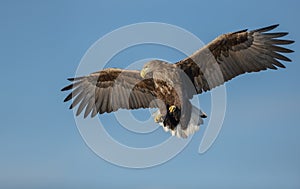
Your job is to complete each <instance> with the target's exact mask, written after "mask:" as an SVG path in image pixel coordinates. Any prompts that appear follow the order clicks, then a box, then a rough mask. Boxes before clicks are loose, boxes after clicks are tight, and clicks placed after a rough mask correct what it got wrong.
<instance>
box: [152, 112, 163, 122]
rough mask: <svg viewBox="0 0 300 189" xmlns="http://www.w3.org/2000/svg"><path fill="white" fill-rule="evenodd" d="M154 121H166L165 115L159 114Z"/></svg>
mask: <svg viewBox="0 0 300 189" xmlns="http://www.w3.org/2000/svg"><path fill="white" fill-rule="evenodd" d="M154 121H155V122H156V123H160V122H163V121H164V116H163V115H162V114H158V115H157V116H155V118H154Z"/></svg>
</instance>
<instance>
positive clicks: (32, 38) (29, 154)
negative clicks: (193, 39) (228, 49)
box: [0, 0, 300, 189]
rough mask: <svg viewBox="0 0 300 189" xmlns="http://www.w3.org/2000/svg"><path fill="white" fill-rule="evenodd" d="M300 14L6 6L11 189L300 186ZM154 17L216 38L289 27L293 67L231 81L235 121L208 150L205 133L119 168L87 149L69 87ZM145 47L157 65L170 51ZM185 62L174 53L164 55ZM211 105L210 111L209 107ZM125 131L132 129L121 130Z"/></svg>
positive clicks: (220, 8) (236, 5) (5, 165)
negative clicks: (90, 52) (115, 38)
mask: <svg viewBox="0 0 300 189" xmlns="http://www.w3.org/2000/svg"><path fill="white" fill-rule="evenodd" d="M299 7H300V4H299V1H297V0H294V1H260V0H257V1H256V0H254V1H244V2H243V1H215V0H210V1H188V0H185V1H172V2H171V1H156V0H151V1H119V2H118V1H112V0H110V1H58V0H57V1H30V0H28V1H10V0H1V1H0V54H1V56H0V63H1V69H0V77H1V82H0V86H1V92H0V95H1V96H0V97H1V98H0V104H1V108H0V116H1V119H0V188H12V189H15V188H23V189H24V188H28V189H29V188H30V189H34V188H63V189H64V188H65V189H69V188H72V189H76V188H112V189H114V188H121V187H122V188H133V189H135V188H144V189H160V188H170V189H177V188H183V187H186V188H211V189H215V188H249V189H250V188H251V189H253V188H255V189H256V188H262V189H266V188H272V189H276V188H278V189H282V188H285V189H296V188H300V148H299V145H300V118H299V115H300V110H299V107H300V88H299V84H298V82H299V80H300V74H299V70H300V62H299V60H300V54H299V43H298V41H299V40H300V38H299V37H300V36H299V33H300V26H299V20H298V18H300V13H299ZM145 21H147V22H149V21H154V22H164V23H169V24H174V25H177V26H180V27H182V28H185V29H186V30H188V31H190V32H192V33H193V34H195V35H196V36H198V37H199V38H200V39H201V40H203V41H204V42H206V43H208V42H209V41H211V40H212V39H214V37H216V36H218V35H219V34H222V33H226V32H231V31H235V30H240V29H244V28H249V29H255V28H257V27H262V26H267V25H271V24H276V23H279V24H281V25H280V27H279V29H277V31H289V32H290V35H289V36H288V38H290V39H293V40H295V41H296V43H295V44H293V45H291V46H290V48H292V49H293V50H295V53H293V54H290V55H289V57H290V58H291V59H292V60H293V63H286V66H287V69H280V70H278V71H268V72H263V73H259V74H249V75H245V76H242V77H238V78H237V79H234V80H232V81H231V82H229V83H227V85H226V87H227V112H226V117H225V121H224V125H223V128H222V130H221V133H220V135H219V137H218V138H217V141H216V142H215V143H214V145H213V146H212V148H211V149H210V150H209V151H208V152H207V153H205V154H203V155H199V154H198V153H197V151H198V145H199V142H200V140H201V137H202V135H203V131H204V129H203V130H201V131H199V132H198V133H197V134H196V135H195V136H194V138H193V139H192V141H191V143H190V144H189V145H188V146H187V148H185V149H184V150H183V151H182V153H180V154H179V155H178V156H176V157H175V158H174V159H172V160H171V161H168V162H167V163H165V164H163V165H159V166H157V167H153V168H150V169H139V170H136V169H127V168H122V167H118V166H115V165H112V164H110V163H108V162H106V161H104V160H102V159H101V158H99V157H98V156H97V155H95V154H94V153H93V152H92V151H91V150H90V149H89V148H88V147H87V146H86V145H85V143H84V141H83V139H82V138H81V136H80V134H79V132H78V130H77V127H76V125H75V122H74V118H73V114H72V111H69V110H68V106H69V105H68V104H64V103H63V102H62V101H63V98H64V97H65V95H66V94H65V93H61V92H60V89H61V88H62V87H63V86H64V85H66V84H67V81H66V78H68V77H70V76H73V75H74V73H75V71H76V68H77V66H78V64H79V61H80V59H81V57H82V56H83V55H84V53H85V52H86V50H87V49H88V48H89V47H90V46H91V45H92V44H93V43H94V42H95V41H96V40H97V39H99V38H100V37H102V36H103V35H105V34H107V33H109V32H111V31H112V30H114V29H117V28H119V27H121V26H125V25H128V24H134V23H137V22H145ZM187 45H188V44H187ZM133 50H134V49H133ZM137 52H138V53H136V54H141V56H142V55H144V56H145V58H148V57H149V55H147V53H150V57H153V56H155V52H161V51H159V50H157V49H156V50H155V49H153V51H152V50H151V48H150V52H149V48H148V47H145V49H144V50H143V48H139V49H137ZM172 53H173V54H172ZM136 54H135V53H127V54H126V53H125V54H123V55H120V57H122V60H123V61H124V62H122V63H121V62H120V64H118V62H114V63H112V64H114V65H115V66H119V67H125V66H126V65H127V64H130V63H131V62H130V61H132V60H135V58H143V57H137V56H136ZM120 57H119V58H118V57H116V59H115V60H121V58H120ZM183 57H184V56H183V55H182V54H180V53H174V52H172V51H168V52H167V51H166V55H165V57H164V56H163V55H161V54H159V56H158V58H168V59H169V60H170V61H177V60H180V59H181V58H183ZM127 61H128V63H126V62H127ZM208 96H209V94H205V95H203V99H204V100H205V99H209V98H208ZM200 99H201V98H200ZM206 106H207V107H206ZM203 108H204V109H206V112H209V106H208V105H206V103H205V102H204V107H203ZM206 123H207V121H206ZM204 127H205V126H204ZM118 131H120V132H125V131H124V129H123V130H122V129H120V128H118V127H115V129H114V130H112V132H113V133H114V132H118ZM157 132H161V135H163V136H167V134H165V133H163V131H160V130H159V131H158V130H157ZM127 136H130V135H127ZM142 138H143V137H138V138H135V139H134V140H133V139H129V138H128V141H129V143H130V144H132V145H134V143H136V144H138V143H140V140H143V139H142ZM157 138H158V137H157V136H155V137H154V138H153V139H152V138H151V137H148V136H147V140H156V139H157Z"/></svg>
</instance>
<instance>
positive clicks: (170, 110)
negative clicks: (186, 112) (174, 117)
mask: <svg viewBox="0 0 300 189" xmlns="http://www.w3.org/2000/svg"><path fill="white" fill-rule="evenodd" d="M175 110H176V106H175V105H172V106H170V107H169V112H171V113H173V112H175Z"/></svg>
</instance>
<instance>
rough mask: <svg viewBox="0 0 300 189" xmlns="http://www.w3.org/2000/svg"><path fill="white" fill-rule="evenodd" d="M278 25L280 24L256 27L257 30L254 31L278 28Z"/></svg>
mask: <svg viewBox="0 0 300 189" xmlns="http://www.w3.org/2000/svg"><path fill="white" fill-rule="evenodd" d="M278 26H279V24H273V25H270V26H267V27H263V28H259V29H256V30H254V32H267V31H270V30H273V29H275V28H277V27H278Z"/></svg>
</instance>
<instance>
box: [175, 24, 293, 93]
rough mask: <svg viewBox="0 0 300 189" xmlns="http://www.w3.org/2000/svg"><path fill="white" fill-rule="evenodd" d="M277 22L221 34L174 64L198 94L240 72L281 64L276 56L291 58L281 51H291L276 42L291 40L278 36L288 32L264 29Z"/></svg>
mask: <svg viewBox="0 0 300 189" xmlns="http://www.w3.org/2000/svg"><path fill="white" fill-rule="evenodd" d="M277 26H278V25H273V26H269V27H265V28H261V29H257V30H252V31H247V30H241V31H238V32H234V33H228V34H224V35H221V36H219V37H217V38H216V39H215V40H213V41H212V42H210V43H209V44H208V45H206V46H204V47H203V48H201V49H199V50H198V51H196V52H195V53H194V54H192V55H191V56H190V57H188V58H186V59H184V60H181V61H180V62H177V63H176V66H177V67H178V68H180V69H182V70H183V71H184V72H185V73H186V74H187V75H188V76H189V78H190V79H191V81H192V82H193V84H194V86H195V88H196V90H197V93H198V94H199V93H202V92H203V91H208V90H210V89H212V88H214V87H216V86H218V85H221V84H223V83H224V82H226V81H228V80H230V79H232V78H234V77H236V76H238V75H240V74H243V73H249V72H259V71H261V70H266V69H277V67H281V68H284V67H285V66H284V65H283V64H282V63H280V62H279V61H278V60H281V61H288V62H290V61H291V60H290V59H289V58H287V57H285V56H284V55H282V54H280V53H291V52H293V51H292V50H290V49H287V48H284V47H281V46H278V45H288V44H291V43H293V42H294V41H291V40H284V39H277V38H279V37H283V36H285V35H287V34H288V33H287V32H279V33H265V32H268V31H270V30H273V29H274V28H276V27H277Z"/></svg>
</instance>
